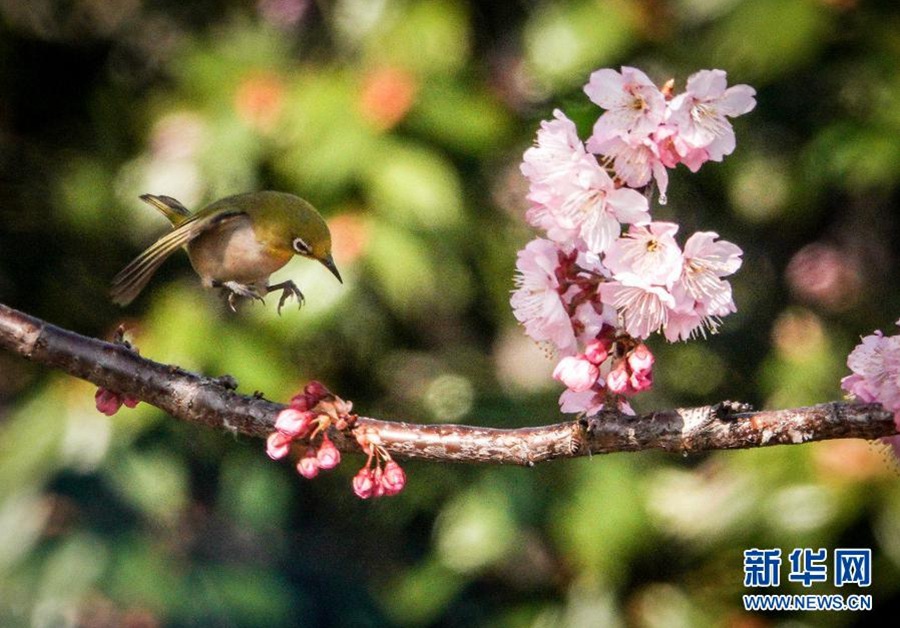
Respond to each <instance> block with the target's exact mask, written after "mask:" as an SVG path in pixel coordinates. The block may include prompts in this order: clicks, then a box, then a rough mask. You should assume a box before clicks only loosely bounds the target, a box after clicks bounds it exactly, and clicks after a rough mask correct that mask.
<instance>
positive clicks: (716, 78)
mask: <svg viewBox="0 0 900 628" xmlns="http://www.w3.org/2000/svg"><path fill="white" fill-rule="evenodd" d="M726 86H727V80H726V74H725V72H724V71H723V70H701V71H700V72H697V73H696V74H693V75H691V76H690V77H689V78H688V81H687V89H686V91H685V92H684V93H683V94H679V95H678V96H675V97H674V98H673V99H672V100H671V102H670V103H669V115H668V120H667V121H668V122H669V123H670V124H673V125H675V126H677V127H678V130H679V135H680V137H681V138H682V139H683V140H684V141H685V143H686V144H687V145H689V146H692V147H693V148H702V149H705V150H706V151H707V153H708V155H709V159H712V160H713V161H721V160H722V158H723V157H724V156H725V155H730V154H731V153H732V151H734V146H735V138H734V130H733V129H732V127H731V123H730V122H729V121H728V118H729V117H731V118H733V117H735V116H739V115H742V114H745V113H747V112H749V111H751V110H752V109H753V108H754V107H755V106H756V99H755V98H754V96H755V95H756V91H755V90H754V89H753V88H752V87H750V86H749V85H735V86H733V87H728V88H727V89H726Z"/></svg>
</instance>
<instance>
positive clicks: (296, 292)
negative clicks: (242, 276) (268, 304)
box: [266, 281, 306, 316]
mask: <svg viewBox="0 0 900 628" xmlns="http://www.w3.org/2000/svg"><path fill="white" fill-rule="evenodd" d="M276 290H281V297H280V298H279V299H278V308H277V309H276V311H277V312H278V315H279V316H281V308H283V307H284V304H285V303H287V301H288V299H290V298H291V297H294V298H296V299H297V307H303V303H304V301H306V298H305V297H304V296H303V293H302V292H300V288H298V287H297V284H295V283H294V282H293V281H284V282H282V283H279V284H276V285H274V286H269V287H268V288H266V291H267V292H275V291H276Z"/></svg>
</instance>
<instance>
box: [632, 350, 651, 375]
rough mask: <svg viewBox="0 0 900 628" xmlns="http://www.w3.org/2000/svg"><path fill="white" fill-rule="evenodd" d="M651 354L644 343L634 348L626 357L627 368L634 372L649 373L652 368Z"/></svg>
mask: <svg viewBox="0 0 900 628" xmlns="http://www.w3.org/2000/svg"><path fill="white" fill-rule="evenodd" d="M653 360H654V358H653V354H652V353H650V349H648V348H647V345H645V344H644V343H641V344H639V345H638V346H636V347H635V348H634V349H633V350H632V351H631V353H630V354H629V356H628V366H630V367H631V370H633V371H635V372H644V373H645V372H649V371H650V369H651V368H652V367H653Z"/></svg>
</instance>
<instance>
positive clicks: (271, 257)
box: [187, 217, 291, 286]
mask: <svg viewBox="0 0 900 628" xmlns="http://www.w3.org/2000/svg"><path fill="white" fill-rule="evenodd" d="M187 251H188V255H189V256H190V258H191V264H192V265H193V266H194V270H196V271H197V274H199V275H200V277H201V278H202V279H203V283H204V284H206V285H210V284H211V283H212V282H213V281H221V282H225V281H236V282H238V283H242V284H261V285H263V286H264V285H266V282H267V280H268V278H269V275H271V274H272V273H273V272H275V271H276V270H278V269H279V268H281V267H282V266H284V265H285V264H287V262H288V261H289V260H290V258H291V255H290V254H287V255H278V254H274V253H273V252H272V251H271V249H268V248H267V247H265V246H263V245H262V244H260V243H259V241H258V240H257V239H256V236H255V235H254V232H253V228H252V227H251V224H250V219H249V218H245V217H239V218H235V219H233V220H229V221H227V222H225V223H223V224H222V225H221V226H219V227H217V228H215V229H212V230H210V231H209V232H208V233H204V234H202V235H200V236H198V237H197V238H196V239H195V240H194V241H192V242H191V243H190V244H189V245H188V246H187Z"/></svg>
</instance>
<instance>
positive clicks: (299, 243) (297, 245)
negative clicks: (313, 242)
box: [292, 238, 312, 255]
mask: <svg viewBox="0 0 900 628" xmlns="http://www.w3.org/2000/svg"><path fill="white" fill-rule="evenodd" d="M292 246H293V247H294V250H295V251H296V252H297V253H299V254H300V255H309V254H310V253H311V252H312V249H311V248H310V246H309V245H308V244H307V243H306V241H305V240H304V239H303V238H294V242H293V243H292Z"/></svg>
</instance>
